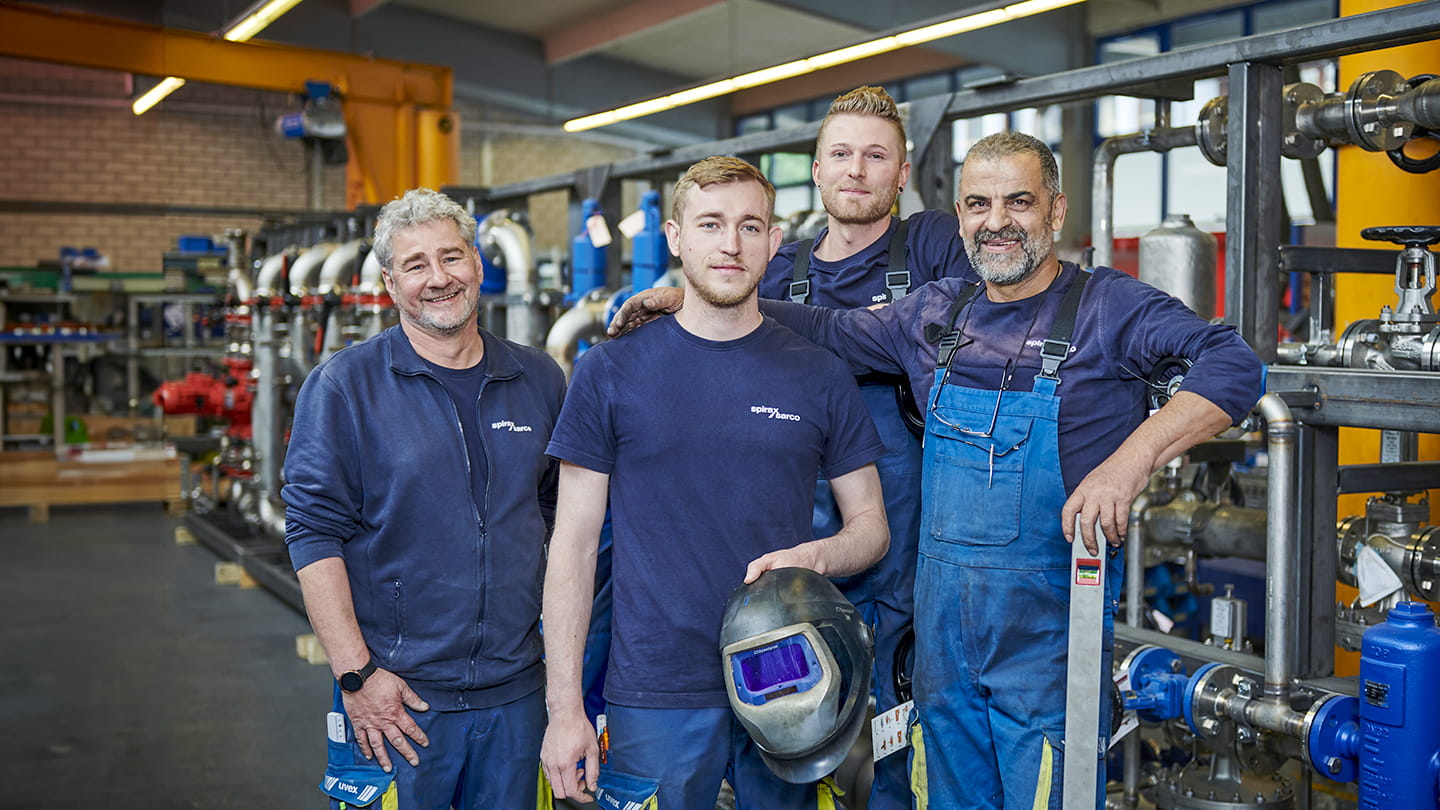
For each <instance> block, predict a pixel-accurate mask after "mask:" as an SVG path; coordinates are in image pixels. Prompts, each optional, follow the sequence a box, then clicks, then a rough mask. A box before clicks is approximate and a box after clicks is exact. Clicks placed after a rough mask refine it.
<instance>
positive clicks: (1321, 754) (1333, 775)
mask: <svg viewBox="0 0 1440 810" xmlns="http://www.w3.org/2000/svg"><path fill="white" fill-rule="evenodd" d="M1359 722H1360V700H1359V698H1353V697H1349V696H1348V695H1331V696H1329V697H1327V698H1323V699H1321V700H1317V701H1315V703H1314V705H1312V706H1311V707H1310V711H1308V712H1306V713H1305V733H1304V734H1302V735H1301V736H1300V750H1301V753H1302V755H1303V757H1304V759H1305V761H1306V762H1308V763H1310V766H1311V767H1312V768H1314V769H1315V772H1316V773H1318V774H1320V775H1321V776H1323V777H1325V778H1326V779H1329V780H1331V781H1334V782H1354V781H1355V778H1356V777H1357V776H1359V773H1360V761H1359V759H1358V758H1357V757H1355V756H1353V755H1347V754H1346V753H1345V752H1344V744H1343V743H1342V742H1341V740H1340V738H1341V737H1342V736H1343V733H1342V732H1344V731H1345V727H1346V726H1347V725H1349V726H1351V727H1357V726H1358V724H1359Z"/></svg>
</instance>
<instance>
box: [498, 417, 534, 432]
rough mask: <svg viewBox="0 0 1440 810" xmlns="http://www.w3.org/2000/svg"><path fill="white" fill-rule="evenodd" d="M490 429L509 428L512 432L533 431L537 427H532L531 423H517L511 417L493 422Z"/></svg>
mask: <svg viewBox="0 0 1440 810" xmlns="http://www.w3.org/2000/svg"><path fill="white" fill-rule="evenodd" d="M490 429H491V430H508V431H510V432H511V433H530V432H531V431H533V430H535V428H533V427H530V426H529V425H517V424H515V423H514V422H512V421H510V420H509V419H501V420H500V421H498V422H491V423H490Z"/></svg>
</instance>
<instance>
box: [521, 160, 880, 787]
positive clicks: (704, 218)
mask: <svg viewBox="0 0 1440 810" xmlns="http://www.w3.org/2000/svg"><path fill="white" fill-rule="evenodd" d="M773 205H774V189H773V187H772V186H771V185H770V183H769V182H768V181H766V180H765V178H764V176H763V175H761V174H760V173H759V171H758V170H756V169H755V168H754V167H753V166H751V165H750V164H748V163H746V162H744V161H742V160H738V159H736V158H728V157H715V158H707V159H706V160H703V161H700V162H699V163H697V164H695V165H694V166H692V167H690V169H689V170H688V171H687V172H686V173H685V175H684V176H683V177H682V178H681V179H680V182H679V183H678V184H677V185H676V188H675V194H674V201H673V206H672V219H671V220H670V221H669V222H667V223H666V224H665V231H666V235H667V237H668V239H669V242H670V249H671V252H672V253H673V254H675V255H676V256H679V257H680V259H681V263H682V265H683V266H684V270H685V276H686V280H687V282H688V284H687V287H686V290H685V293H684V295H685V301H686V308H685V309H684V310H683V312H682V314H680V315H677V316H676V317H673V318H662V319H660V320H659V321H657V322H656V323H654V324H651V325H649V326H647V327H646V328H644V329H640V330H638V331H637V332H636V333H635V335H634V336H632V337H629V338H627V339H626V340H624V341H618V342H614V343H604V344H601V345H599V346H596V347H595V348H593V349H591V350H590V351H589V352H587V353H586V354H585V356H584V357H583V359H582V360H581V362H580V363H579V364H578V365H577V367H576V369H575V376H574V379H573V381H572V385H571V388H570V393H569V395H568V397H567V400H566V404H565V407H564V409H563V411H562V412H561V415H560V420H559V422H558V424H557V426H556V430H555V432H554V434H553V437H552V441H551V443H550V447H549V449H548V452H549V453H550V454H551V455H553V456H555V457H557V458H559V459H560V460H561V462H562V464H561V472H560V503H559V506H558V512H557V515H556V526H555V533H554V536H553V537H552V539H551V543H550V557H549V563H548V568H547V572H546V579H545V591H544V606H543V609H544V615H545V630H546V633H545V645H546V661H547V701H548V704H549V709H550V725H549V728H547V730H546V733H545V742H544V745H543V747H542V752H541V755H542V759H543V761H544V765H545V770H546V773H547V775H548V777H549V779H550V782H551V785H552V787H553V789H554V791H555V795H556V796H557V797H560V798H567V797H570V798H585V796H586V793H587V791H591V790H596V789H597V788H598V791H599V792H600V793H601V794H607V801H610V802H612V803H615V806H620V807H624V806H627V805H628V803H629V802H635V803H636V804H635V806H641V805H644V804H645V802H646V801H647V800H648V799H650V798H651V797H652V796H654V797H657V798H658V800H659V805H660V806H661V807H666V808H695V809H696V810H701V809H703V810H708V809H709V808H711V807H713V806H714V802H715V797H716V794H717V793H718V791H719V787H720V782H721V780H722V779H728V780H729V781H730V783H731V785H732V787H733V788H734V789H735V792H736V795H737V798H738V799H739V800H740V801H741V802H742V803H743V804H744V806H746V807H762V808H764V807H774V808H799V807H814V806H815V804H816V800H817V787H816V786H814V785H792V784H789V783H787V782H783V781H781V780H780V779H778V778H777V777H775V776H774V775H773V774H771V773H770V772H769V770H768V769H767V768H766V766H765V765H764V763H763V761H762V760H761V759H760V757H759V754H758V752H757V751H756V750H755V747H754V743H753V742H751V740H750V738H749V736H748V735H747V734H746V732H745V730H744V728H743V727H742V726H740V724H739V722H738V721H737V720H735V718H734V715H733V714H732V712H731V710H730V706H729V700H728V698H727V697H726V691H725V685H724V680H723V676H722V670H721V661H720V653H719V631H720V621H721V613H722V611H723V607H724V604H725V599H726V597H727V595H728V594H729V593H730V591H731V590H733V589H734V588H735V587H736V586H738V585H740V584H741V582H748V581H753V580H754V579H755V578H756V577H758V576H759V575H760V573H761V572H763V571H765V570H767V569H771V568H780V567H785V566H801V567H805V568H810V569H813V570H815V571H818V572H819V573H822V574H825V575H829V576H840V575H846V574H852V573H855V572H858V571H861V570H864V569H865V568H866V567H868V566H870V565H871V564H873V563H874V562H875V561H876V560H878V559H880V557H881V556H882V555H883V554H884V553H885V549H886V546H887V544H888V530H887V529H886V523H885V509H884V504H883V501H882V499H881V494H880V482H879V477H878V475H877V474H876V471H875V465H874V461H875V459H877V458H879V457H880V456H881V455H882V454H883V453H884V446H883V444H882V443H881V441H880V439H879V437H878V436H877V435H876V432H875V429H874V427H873V425H871V423H870V418H869V416H868V414H867V412H866V410H865V406H864V403H863V402H862V401H861V399H860V396H859V393H858V391H857V390H856V387H855V383H854V380H853V377H852V376H851V375H850V373H849V371H848V369H847V368H846V367H845V365H844V364H843V363H841V362H840V361H839V359H838V358H836V357H835V356H834V355H832V354H830V353H828V352H826V351H824V350H821V349H819V348H817V347H816V346H814V345H813V344H811V343H808V342H807V341H805V340H802V339H800V338H799V337H797V336H796V335H794V334H793V333H791V332H789V331H787V330H785V329H783V328H781V327H779V326H778V325H777V324H775V323H774V322H773V321H771V320H770V319H768V318H764V317H762V316H761V314H760V311H759V305H758V299H757V295H756V286H757V285H758V284H759V281H760V278H761V276H762V275H763V274H764V272H765V267H766V263H767V262H768V261H769V260H770V258H771V257H772V256H773V255H774V253H775V250H776V249H777V248H778V247H779V243H780V232H779V229H778V228H775V227H774V226H772V225H771V221H770V220H771V215H772V211H773ZM817 469H819V470H823V471H824V473H825V474H826V475H827V476H828V477H829V478H830V480H831V483H832V486H833V488H834V491H835V496H836V501H837V502H838V504H839V507H840V511H841V514H842V516H843V518H844V525H843V527H842V528H841V529H840V530H839V531H838V532H837V533H836V534H834V535H832V536H830V537H824V538H821V539H811V537H812V535H811V531H810V518H811V505H812V501H813V492H814V476H815V471H816V470H817ZM607 497H608V498H609V501H610V504H611V507H612V509H613V516H614V552H613V553H614V574H613V576H614V593H615V604H614V619H613V625H612V627H613V633H614V640H613V644H612V648H611V658H610V668H609V671H608V673H607V676H606V686H605V697H606V701H607V711H606V713H607V717H608V719H609V725H608V730H609V731H608V739H609V750H608V752H607V759H606V767H605V768H604V769H603V770H602V769H601V767H600V762H601V757H600V752H599V750H598V747H597V744H596V740H595V730H594V729H593V728H592V727H591V725H590V723H589V722H588V720H587V719H586V716H585V713H584V708H583V706H582V702H581V693H580V672H581V656H582V653H583V645H584V638H585V630H586V626H587V623H588V619H589V616H588V612H589V608H590V601H591V593H590V583H591V582H593V568H594V563H595V551H596V547H597V542H598V537H599V531H600V526H601V523H602V521H603V519H604V514H605V504H606V499H607ZM577 762H578V763H579V766H578V767H577ZM824 789H825V788H823V787H822V788H818V790H824Z"/></svg>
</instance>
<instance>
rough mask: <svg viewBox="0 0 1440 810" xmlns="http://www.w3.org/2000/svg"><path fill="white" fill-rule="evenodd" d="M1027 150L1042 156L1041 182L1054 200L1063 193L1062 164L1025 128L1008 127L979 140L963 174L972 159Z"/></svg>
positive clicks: (967, 157) (998, 157)
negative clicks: (1025, 131) (1061, 185)
mask: <svg viewBox="0 0 1440 810" xmlns="http://www.w3.org/2000/svg"><path fill="white" fill-rule="evenodd" d="M1026 152H1029V153H1030V154H1032V155H1034V156H1035V157H1037V158H1039V159H1040V182H1042V183H1044V184H1045V190H1046V191H1048V192H1050V199H1051V200H1052V201H1053V200H1054V199H1055V198H1056V197H1059V196H1060V167H1059V166H1058V165H1056V163H1055V153H1054V152H1051V151H1050V147H1048V146H1046V145H1045V142H1044V141H1042V140H1040V139H1039V138H1036V137H1035V136H1033V135H1026V134H1025V133H1023V132H1016V131H1015V130H1012V129H1007V130H1004V131H1003V132H996V133H995V134H993V135H986V136H985V137H983V138H981V139H980V140H978V141H976V142H975V145H974V146H972V147H970V151H969V152H967V153H966V155H965V160H964V162H963V163H961V164H960V175H961V176H962V177H963V176H964V175H965V164H966V163H969V162H970V161H971V160H972V159H974V160H984V161H988V160H1003V159H1004V158H1008V157H1011V156H1012V155H1020V154H1024V153H1026Z"/></svg>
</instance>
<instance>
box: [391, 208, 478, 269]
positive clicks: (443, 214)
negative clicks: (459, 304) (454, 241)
mask: <svg viewBox="0 0 1440 810" xmlns="http://www.w3.org/2000/svg"><path fill="white" fill-rule="evenodd" d="M446 220H448V221H450V222H454V223H455V227H456V228H458V229H459V230H460V238H461V239H463V240H464V241H465V244H467V245H473V244H475V227H476V224H475V217H472V216H470V214H469V212H467V211H466V210H465V209H464V208H462V207H460V204H459V203H457V202H455V201H454V200H452V199H450V198H449V197H447V196H445V195H444V194H441V193H440V192H438V191H431V190H430V189H428V188H412V189H410V190H409V191H407V192H405V196H403V197H401V198H400V199H398V200H391V201H390V202H388V203H386V204H385V207H384V208H381V209H380V216H379V217H377V218H376V220H375V238H374V239H372V240H371V250H373V251H374V252H375V259H376V261H378V262H380V266H381V267H383V268H385V269H386V270H389V269H390V262H391V260H392V259H394V258H395V255H394V244H393V243H394V241H395V234H397V233H399V232H400V231H403V230H405V229H406V228H411V227H414V226H416V225H428V224H430V223H431V222H441V221H446Z"/></svg>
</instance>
